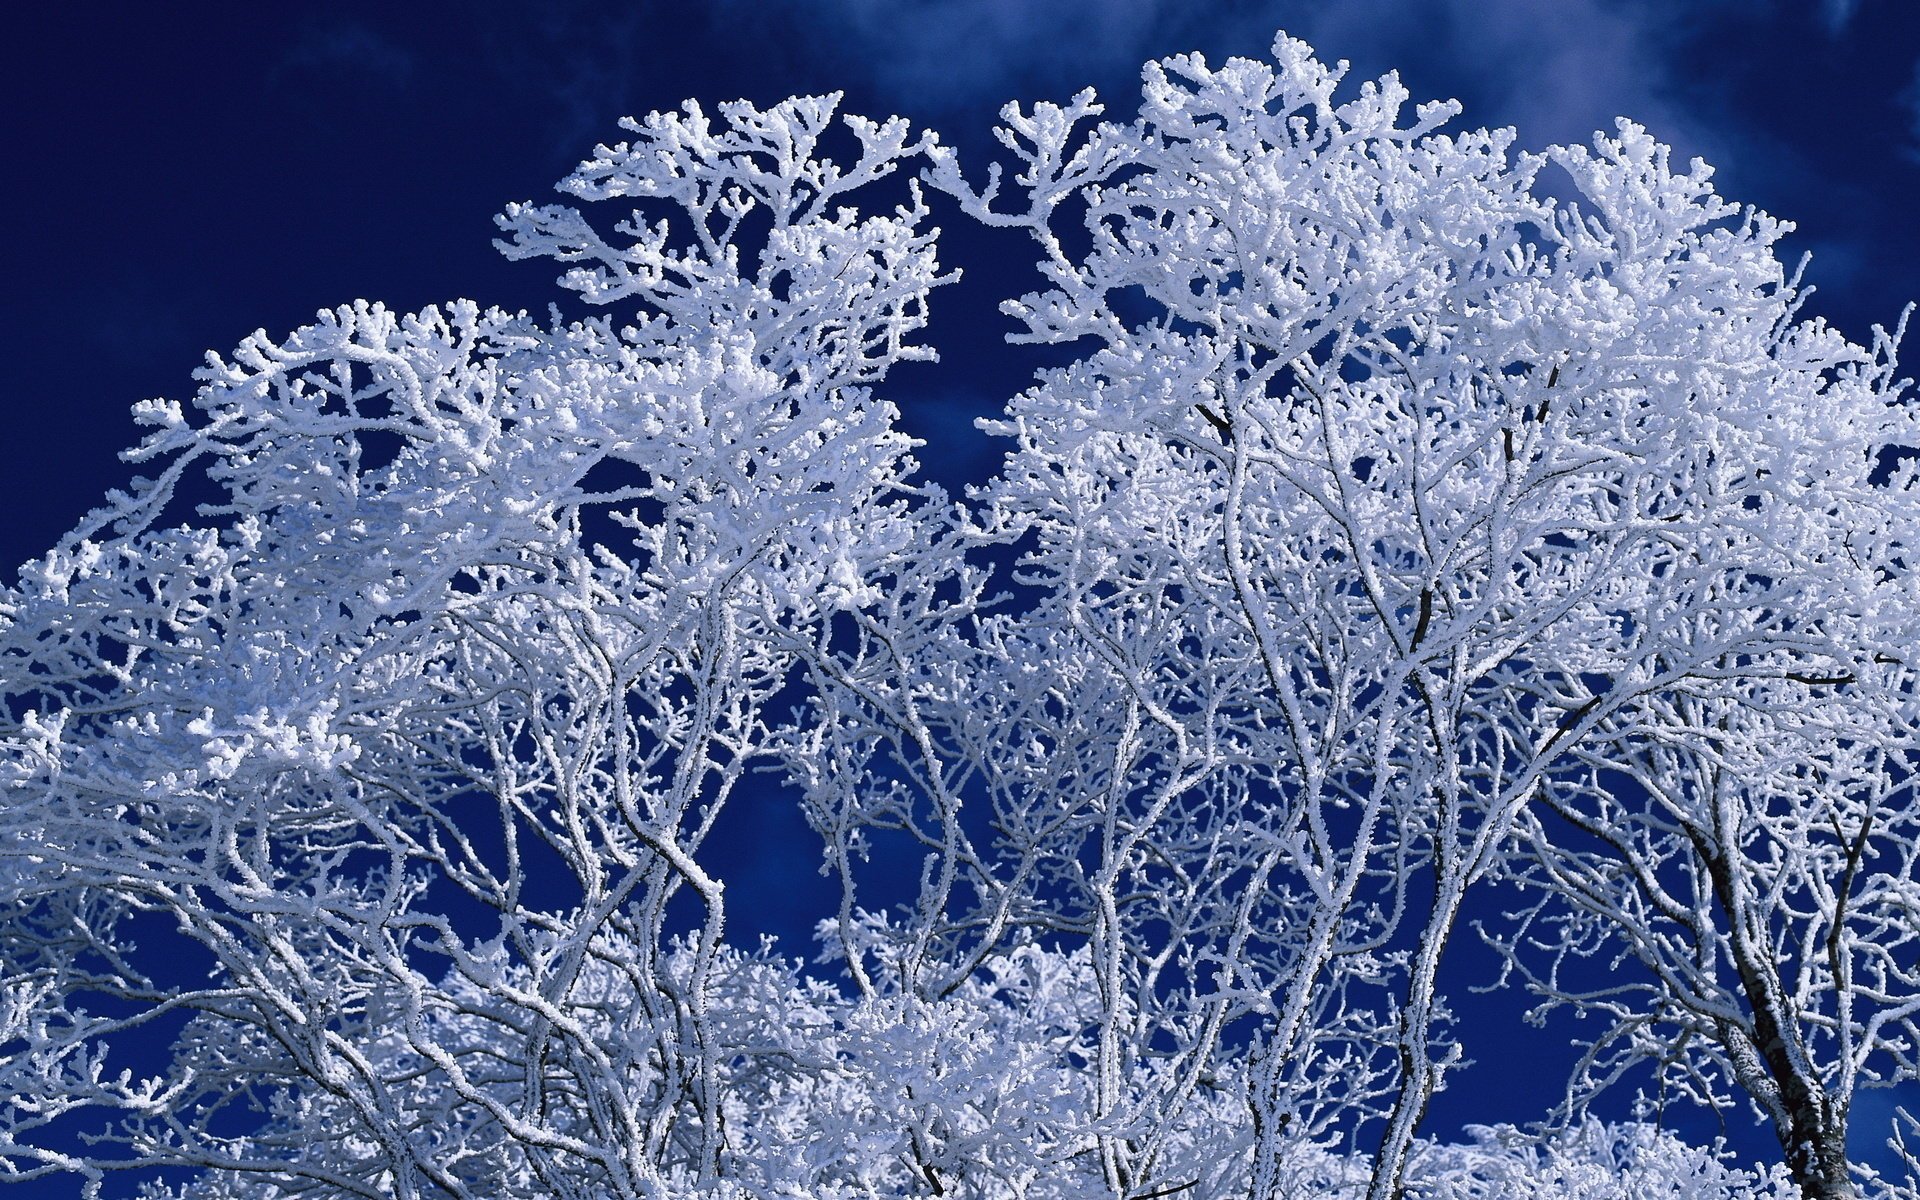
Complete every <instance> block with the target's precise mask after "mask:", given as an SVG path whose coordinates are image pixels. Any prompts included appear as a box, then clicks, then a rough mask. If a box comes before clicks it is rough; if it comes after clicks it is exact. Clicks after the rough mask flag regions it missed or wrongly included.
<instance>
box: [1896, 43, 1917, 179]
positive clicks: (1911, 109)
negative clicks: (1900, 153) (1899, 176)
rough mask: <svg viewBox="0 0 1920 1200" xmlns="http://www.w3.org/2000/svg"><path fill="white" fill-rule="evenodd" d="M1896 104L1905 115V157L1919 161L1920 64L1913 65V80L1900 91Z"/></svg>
mask: <svg viewBox="0 0 1920 1200" xmlns="http://www.w3.org/2000/svg"><path fill="white" fill-rule="evenodd" d="M1897 102H1898V103H1899V105H1900V107H1901V108H1902V109H1904V110H1905V111H1906V114H1907V144H1906V145H1905V146H1904V147H1902V149H1903V150H1905V151H1906V154H1907V157H1908V158H1912V159H1916V160H1920V62H1915V63H1914V64H1913V78H1912V79H1910V80H1908V81H1907V86H1906V87H1905V88H1903V89H1901V91H1900V95H1899V96H1898V97H1897Z"/></svg>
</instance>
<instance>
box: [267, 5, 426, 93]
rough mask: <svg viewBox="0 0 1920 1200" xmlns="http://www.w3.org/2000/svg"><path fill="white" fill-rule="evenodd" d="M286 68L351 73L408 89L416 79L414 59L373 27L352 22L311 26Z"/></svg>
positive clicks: (296, 43) (290, 52)
mask: <svg viewBox="0 0 1920 1200" xmlns="http://www.w3.org/2000/svg"><path fill="white" fill-rule="evenodd" d="M282 68H283V69H287V70H297V71H313V72H320V73H328V74H331V73H338V72H348V73H351V74H354V75H358V76H361V77H364V78H371V79H377V80H381V81H383V82H386V83H388V84H393V85H404V84H405V83H406V82H407V81H408V80H409V79H410V78H411V77H412V75H413V72H414V55H413V52H412V51H411V50H408V49H407V48H406V47H404V46H402V45H400V44H399V43H398V42H396V41H394V40H393V39H392V38H390V37H387V36H386V35H385V34H383V33H381V32H379V31H378V30H376V29H374V28H373V27H372V26H370V25H367V24H365V23H363V22H360V21H356V20H353V19H351V18H348V19H344V20H337V21H332V22H329V23H325V24H322V23H319V22H312V23H309V24H308V25H307V26H306V28H305V29H304V30H302V32H301V34H300V36H299V38H298V39H297V40H295V41H294V42H293V44H292V45H291V46H290V47H289V48H288V50H287V53H286V57H285V59H284V60H283V63H282Z"/></svg>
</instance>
